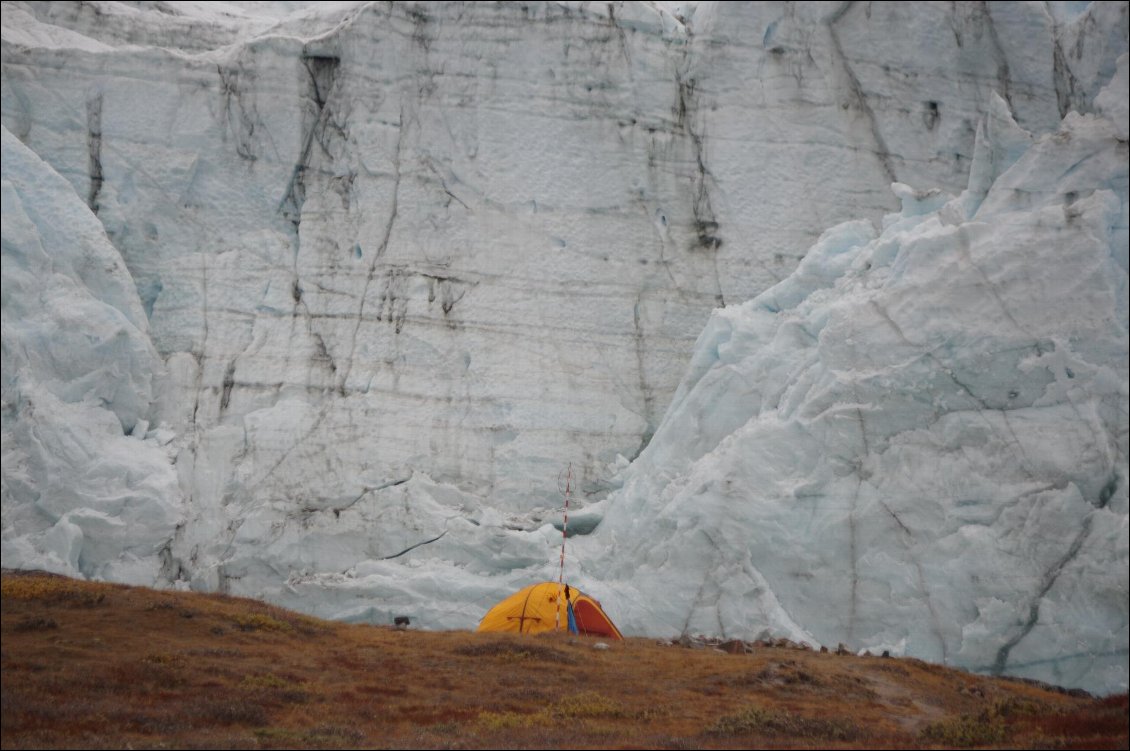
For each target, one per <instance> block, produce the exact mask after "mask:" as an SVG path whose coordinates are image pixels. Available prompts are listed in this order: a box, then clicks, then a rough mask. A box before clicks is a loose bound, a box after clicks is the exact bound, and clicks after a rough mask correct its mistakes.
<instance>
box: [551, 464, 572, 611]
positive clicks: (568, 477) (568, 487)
mask: <svg viewBox="0 0 1130 751" xmlns="http://www.w3.org/2000/svg"><path fill="white" fill-rule="evenodd" d="M558 476H559V477H560V475H558ZM572 494H573V463H572V462H570V463H569V469H568V471H567V473H566V474H565V516H564V521H562V523H561V566H560V568H559V569H558V572H557V597H558V598H560V597H561V596H562V584H563V582H564V581H565V538H566V537H567V536H568V535H567V534H566V533H567V532H568V530H569V497H570V496H571V495H572ZM565 607H569V603H565ZM554 630H555V631H560V630H561V600H560V599H558V601H557V621H556V624H555V625H554Z"/></svg>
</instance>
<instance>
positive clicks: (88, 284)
mask: <svg viewBox="0 0 1130 751" xmlns="http://www.w3.org/2000/svg"><path fill="white" fill-rule="evenodd" d="M2 135H3V154H2V158H3V165H4V176H3V181H2V183H0V190H2V193H3V224H2V229H0V238H2V239H0V247H2V250H3V256H2V258H3V281H2V292H0V295H2V299H3V308H2V312H0V321H2V323H0V328H2V331H3V336H2V338H0V342H2V347H3V366H2V376H0V386H2V389H3V395H2V399H3V404H2V407H0V409H2V413H0V414H2V416H3V429H2V433H0V440H2V454H3V473H2V476H0V477H2V485H0V494H2V500H3V505H2V508H3V512H2V513H3V563H4V566H16V567H19V566H26V565H28V564H29V563H30V564H32V565H35V566H38V567H40V568H45V569H48V570H52V571H56V572H59V573H65V574H69V575H72V576H88V577H98V578H106V579H111V580H117V581H127V582H133V583H139V584H149V585H152V584H155V583H158V582H166V581H168V577H167V576H162V575H161V568H162V565H163V564H164V563H165V562H166V560H167V559H168V557H169V555H170V546H171V543H172V538H173V535H174V533H175V530H176V525H177V524H178V523H179V521H180V520H181V518H180V517H181V508H180V503H179V501H180V491H179V487H178V484H177V477H176V473H175V472H174V470H173V467H172V464H171V461H170V456H169V455H168V454H167V453H166V451H165V449H164V448H162V446H161V445H160V444H161V438H162V437H163V438H164V443H168V442H169V440H170V439H171V438H172V434H171V433H170V432H168V431H164V433H166V434H167V435H165V436H162V435H157V434H155V435H153V436H149V434H148V433H149V431H148V427H149V426H148V422H147V420H146V419H145V417H144V416H145V415H146V414H148V412H149V410H150V407H151V402H152V400H153V389H154V379H155V376H156V375H157V374H158V373H159V372H160V370H161V360H160V358H159V357H158V355H157V352H156V351H155V350H154V349H153V345H152V344H151V343H150V341H149V337H148V336H147V328H148V325H147V323H146V319H145V314H144V312H143V311H142V309H141V303H140V301H139V300H138V297H137V290H136V289H135V287H134V284H133V279H132V278H131V277H130V274H129V271H128V270H127V269H126V266H125V264H124V263H123V262H122V258H121V255H120V254H119V253H118V251H117V250H116V249H115V248H114V246H113V245H111V244H110V242H109V240H108V239H107V238H106V233H105V231H104V230H103V229H102V225H101V224H100V223H99V222H98V219H97V218H96V217H95V216H94V214H92V213H91V212H90V209H88V208H87V206H86V205H85V204H84V203H83V202H82V201H81V200H80V199H79V198H78V196H76V195H75V194H74V191H73V190H71V188H70V185H69V184H68V183H67V182H66V180H64V179H63V178H62V177H60V176H59V175H58V174H56V173H55V172H54V170H52V169H51V167H49V166H48V165H47V164H45V163H44V162H43V161H42V160H41V159H39V157H37V156H36V155H35V154H33V153H32V152H31V151H30V150H28V149H27V147H25V146H24V145H23V144H21V143H20V142H19V139H17V138H16V137H15V136H14V135H12V134H11V133H10V132H8V130H7V129H6V128H4V129H2Z"/></svg>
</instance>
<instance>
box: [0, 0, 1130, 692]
mask: <svg viewBox="0 0 1130 751" xmlns="http://www.w3.org/2000/svg"><path fill="white" fill-rule="evenodd" d="M2 12H3V25H2V34H3V36H2V38H3V46H2V53H3V58H2V59H3V67H2V84H3V96H2V122H3V127H4V141H3V149H4V151H3V164H2V166H3V199H4V207H3V222H4V224H3V274H4V277H3V357H4V363H3V410H2V415H3V478H2V479H3V486H2V495H3V527H4V528H3V557H4V565H6V566H26V567H46V568H51V569H53V570H59V571H65V572H69V573H78V574H81V575H85V576H95V577H104V578H112V579H121V580H129V581H137V582H145V583H157V584H178V585H181V586H189V585H191V586H194V587H198V588H205V589H221V590H224V591H230V592H233V593H238V594H247V595H253V596H259V597H266V598H269V599H272V600H275V601H278V602H283V603H285V604H287V605H291V606H295V607H299V608H302V609H304V610H307V611H311V612H316V613H319V614H322V615H328V616H333V617H348V618H356V619H371V620H384V619H387V618H388V617H389V616H390V615H391V614H394V613H399V612H409V613H412V614H415V615H416V616H417V622H420V623H423V624H424V625H428V626H449V627H465V626H469V625H473V623H474V622H475V620H476V619H477V618H478V617H479V616H480V615H481V613H482V612H483V611H484V610H485V607H486V606H487V605H489V604H490V601H491V600H492V598H495V597H499V596H501V595H502V594H504V593H505V592H506V591H507V589H508V588H509V587H511V586H514V585H516V584H519V583H523V582H525V581H527V580H528V579H529V578H530V577H544V576H547V575H549V573H550V566H549V565H548V564H549V561H550V560H551V558H552V556H551V553H550V552H549V548H548V546H549V545H550V544H553V543H554V542H555V539H556V538H559V534H558V533H557V532H555V531H554V530H553V528H552V527H549V526H548V525H546V526H542V525H541V522H542V521H544V520H545V519H546V518H549V517H550V516H552V514H550V513H549V512H548V509H549V508H550V507H553V506H555V505H557V504H558V503H559V502H560V495H559V492H558V482H557V478H558V474H559V472H560V470H561V469H562V468H563V467H564V466H565V465H566V464H568V463H570V462H572V463H573V465H574V467H575V468H576V470H577V474H578V479H579V482H580V489H581V493H580V498H585V497H587V498H588V499H590V500H594V501H596V500H599V503H597V504H595V505H594V506H593V507H592V508H591V509H590V510H589V511H587V512H585V513H584V514H583V515H582V516H580V517H578V518H579V519H580V520H581V521H582V522H583V524H584V528H585V530H586V531H587V530H589V529H592V528H593V527H594V526H596V524H597V522H600V524H599V526H596V531H595V532H594V533H593V534H591V535H587V536H585V537H583V538H574V539H575V540H577V543H576V553H577V556H576V557H574V558H572V559H571V560H573V561H574V563H573V564H572V565H574V567H575V568H574V570H573V571H572V572H571V573H572V575H573V576H575V577H578V581H579V582H580V583H582V585H584V586H586V587H587V588H588V589H592V590H593V591H594V593H595V594H598V595H603V596H606V597H608V598H609V599H610V600H613V599H614V600H615V605H612V604H611V603H609V608H610V612H611V613H612V614H613V617H615V618H618V620H619V621H620V622H621V623H622V625H624V626H626V627H627V628H628V630H629V631H635V632H637V633H640V632H645V631H646V632H655V631H659V632H662V633H663V634H669V633H678V632H680V631H703V632H712V633H726V634H731V635H747V636H748V635H755V634H757V633H759V632H760V631H761V630H762V629H769V630H770V631H771V632H774V633H780V634H784V635H792V636H795V637H797V638H805V639H807V640H809V641H813V642H817V641H819V642H827V643H833V642H837V641H844V642H846V643H848V644H849V645H851V646H852V647H853V648H862V647H865V646H874V645H878V644H884V645H890V646H894V647H896V648H901V649H904V650H905V651H906V652H908V653H911V654H916V655H919V656H923V657H928V658H930V659H938V660H945V661H947V662H951V663H956V664H961V665H965V666H969V667H973V668H977V669H984V670H990V671H998V672H1000V671H1004V672H1015V673H1021V674H1025V675H1033V676H1036V677H1044V678H1050V679H1052V680H1056V681H1058V682H1062V683H1068V684H1071V685H1083V686H1087V687H1090V688H1097V689H1101V690H1110V689H1115V688H1119V687H1122V688H1123V690H1124V689H1125V686H1126V681H1127V666H1126V659H1127V658H1126V655H1127V642H1128V637H1127V591H1128V588H1127V575H1126V568H1127V508H1126V507H1127V502H1126V498H1127V495H1126V492H1127V491H1126V488H1127V476H1126V475H1127V470H1126V456H1127V451H1126V441H1127V417H1126V414H1127V364H1126V359H1127V338H1126V337H1127V334H1126V332H1127V324H1126V317H1127V314H1126V292H1127V290H1126V277H1127V272H1126V269H1127V261H1126V245H1127V239H1126V238H1127V236H1126V225H1127V220H1126V195H1127V189H1126V172H1127V170H1126V162H1127V153H1126V140H1127V136H1126V101H1127V95H1126V90H1127V86H1126V72H1125V71H1126V50H1127V4H1126V3H1095V4H1091V5H1087V4H1078V3H986V4H969V5H963V4H957V5H955V4H948V3H945V4H943V3H924V4H915V5H908V4H899V3H875V4H872V3H851V2H848V3H842V4H834V3H795V4H794V3H789V4H739V3H716V4H715V3H697V4H685V5H674V4H651V3H639V4H636V3H557V2H550V3H525V4H518V3H473V4H459V3H319V4H316V5H313V6H305V4H302V3H273V4H272V3H256V4H247V5H240V4H200V3H182V4H178V3H137V4H128V3H115V2H93V3H20V2H11V3H5V4H4V5H3V6H2ZM892 184H894V186H895V187H894V190H893V192H892V189H891V185H892ZM910 186H913V187H910ZM900 205H901V211H898V212H896V213H893V214H892V213H890V212H892V211H895V210H896V209H898V207H899V206H900ZM845 221H846V222H847V223H846V224H844V223H843V222H845ZM829 227H833V229H830V230H829V229H828V228H829ZM801 259H803V260H801ZM798 264H799V265H798ZM745 301H749V302H745ZM714 308H719V310H717V311H715V312H714V313H713V314H711V310H712V309H714ZM704 325H705V326H706V329H705V331H703V326H704ZM696 337H698V344H697V345H696V344H695V338H696ZM669 405H670V406H669ZM641 451H642V453H641ZM637 455H638V458H637V459H636V461H635V462H634V463H633V464H632V465H631V467H630V468H627V469H624V465H625V464H626V460H624V459H623V457H628V458H629V459H630V458H635V457H637ZM621 484H622V485H623V487H622V488H621V487H620V486H621ZM606 496H607V497H606ZM602 515H603V521H600V519H601V516H602ZM648 624H651V625H650V626H649V625H648Z"/></svg>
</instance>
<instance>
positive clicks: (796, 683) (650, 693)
mask: <svg viewBox="0 0 1130 751" xmlns="http://www.w3.org/2000/svg"><path fill="white" fill-rule="evenodd" d="M0 581H2V595H3V602H2V628H3V642H2V648H0V667H2V673H3V692H2V694H0V696H2V707H0V709H2V733H0V743H2V746H3V747H4V748H106V747H113V748H123V747H133V748H152V747H159V746H165V747H169V746H171V747H176V748H358V747H365V748H406V747H414V748H607V747H617V748H636V747H640V748H674V749H685V748H733V747H751V746H753V747H762V748H888V747H899V748H937V747H967V746H976V747H987V748H1127V746H1128V740H1130V730H1128V721H1127V697H1126V695H1121V696H1115V697H1110V698H1107V699H1093V698H1090V697H1086V696H1078V695H1074V696H1073V695H1068V694H1066V693H1063V692H1057V691H1054V690H1051V689H1050V688H1049V687H1044V686H1038V685H1031V684H1027V683H1023V682H1019V681H1009V680H994V679H991V678H986V677H983V676H977V675H972V674H969V673H965V672H961V671H956V670H950V669H947V668H944V667H940V666H937V665H930V664H928V663H924V662H921V661H918V660H893V659H883V658H877V657H872V658H866V657H854V656H836V655H834V654H819V653H815V652H807V651H799V650H791V649H782V648H761V649H757V650H755V651H754V652H753V653H752V654H724V653H722V652H720V651H718V650H713V649H686V648H682V647H675V646H669V645H666V644H661V643H657V642H655V641H653V640H646V639H629V640H627V641H625V642H622V643H615V644H613V645H612V647H611V649H608V650H604V651H598V650H594V649H593V648H592V646H591V645H592V641H591V640H587V639H582V638H576V637H568V636H564V635H552V636H543V637H521V636H510V635H497V634H494V635H487V634H473V633H468V632H446V633H434V632H415V631H411V630H408V631H397V630H394V629H391V628H384V627H377V626H360V625H348V624H342V623H331V622H325V621H319V620H317V619H314V618H309V617H306V616H302V615H298V614H296V613H291V612H288V611H285V610H282V609H280V608H275V607H271V606H269V605H264V604H263V603H259V602H255V601H252V600H245V599H237V598H231V597H224V596H220V595H198V594H187V593H172V592H158V591H153V590H147V589H143V588H135V587H126V586H121V585H110V584H97V583H91V582H81V581H74V580H71V579H66V578H63V577H56V576H50V575H46V574H33V573H18V572H4V574H3V577H2V580H0Z"/></svg>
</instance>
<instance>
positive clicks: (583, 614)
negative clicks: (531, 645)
mask: <svg viewBox="0 0 1130 751" xmlns="http://www.w3.org/2000/svg"><path fill="white" fill-rule="evenodd" d="M554 629H557V630H559V631H569V632H572V633H575V634H585V635H588V636H603V637H605V638H608V639H623V638H624V637H623V636H621V634H620V630H619V629H618V628H616V625H615V624H613V623H612V620H611V619H610V618H609V617H608V616H607V615H605V614H604V609H603V608H601V607H600V603H599V602H597V601H596V600H594V599H593V598H591V597H589V596H588V595H586V594H585V593H584V592H582V591H580V590H579V589H573V588H572V587H570V586H569V585H568V584H558V583H557V582H541V583H540V584H531V585H530V586H528V587H526V588H525V589H522V590H520V591H518V592H515V593H514V594H512V595H510V596H509V597H507V598H506V599H505V600H503V601H502V602H500V603H498V604H497V605H495V606H494V607H493V608H491V609H490V610H488V611H487V614H486V615H484V616H483V619H482V621H480V622H479V628H478V629H477V630H478V631H510V632H514V633H519V634H537V633H540V632H542V631H553V630H554Z"/></svg>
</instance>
